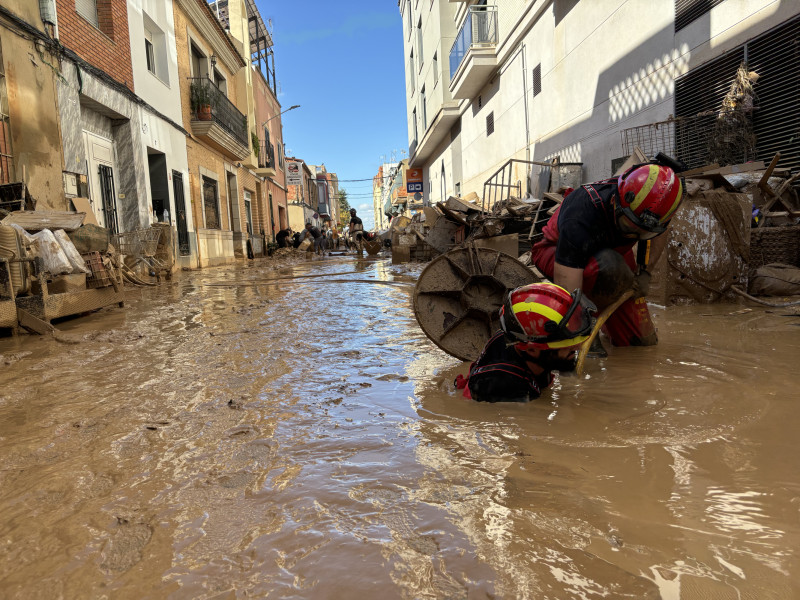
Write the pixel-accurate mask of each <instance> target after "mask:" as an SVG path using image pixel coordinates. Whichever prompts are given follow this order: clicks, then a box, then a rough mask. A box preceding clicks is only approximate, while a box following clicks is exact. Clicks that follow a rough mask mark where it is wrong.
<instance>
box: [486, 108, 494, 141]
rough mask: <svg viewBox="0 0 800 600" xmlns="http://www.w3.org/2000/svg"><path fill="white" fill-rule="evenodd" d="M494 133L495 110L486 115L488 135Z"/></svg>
mask: <svg viewBox="0 0 800 600" xmlns="http://www.w3.org/2000/svg"><path fill="white" fill-rule="evenodd" d="M493 133H494V111H492V112H490V113H489V114H488V115H487V117H486V136H487V137H488V136H490V135H492V134H493Z"/></svg>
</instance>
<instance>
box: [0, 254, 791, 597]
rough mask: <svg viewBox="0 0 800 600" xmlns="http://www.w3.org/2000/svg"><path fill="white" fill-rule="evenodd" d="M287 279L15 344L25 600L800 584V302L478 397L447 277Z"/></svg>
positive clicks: (621, 592)
mask: <svg viewBox="0 0 800 600" xmlns="http://www.w3.org/2000/svg"><path fill="white" fill-rule="evenodd" d="M268 265H269V262H267V261H262V262H259V261H255V262H253V263H251V264H248V265H244V266H237V267H231V268H215V269H207V270H204V271H202V272H199V271H198V272H190V273H180V274H179V275H177V276H176V279H175V280H174V281H172V282H167V283H164V284H162V285H161V286H160V287H157V288H146V289H142V290H138V289H137V290H132V291H131V292H130V295H129V298H128V300H127V304H126V308H125V309H122V310H121V309H118V308H113V309H105V310H103V311H101V312H99V313H97V314H94V315H92V316H89V317H86V318H80V319H74V320H70V321H65V322H63V323H60V324H58V327H59V329H61V330H62V331H64V332H65V333H66V334H67V335H68V336H69V339H70V340H72V341H75V342H78V343H59V342H56V341H54V340H52V339H44V338H35V337H33V336H20V337H18V338H2V339H0V355H2V359H0V515H1V516H0V555H2V558H0V597H2V598H8V599H16V598H24V599H28V598H37V599H38V598H42V599H44V598H114V599H120V598H122V599H128V598H130V599H138V598H176V599H177V598H226V599H227V598H267V597H269V598H335V599H338V598H353V597H360V598H364V599H367V598H381V599H383V600H389V599H392V598H401V599H417V598H437V599H438V598H470V599H473V598H474V599H477V598H509V599H511V598H531V599H540V598H552V599H563V598H636V599H640V598H664V599H678V598H715V599H719V598H722V599H727V598H731V599H738V598H759V599H765V598H774V599H790V598H797V597H800V583H799V582H798V578H797V573H798V572H800V558H798V549H800V460H798V450H797V432H798V431H800V410H798V397H800V394H798V391H797V365H798V348H800V343H799V342H800V328H798V325H800V317H798V316H788V315H790V314H791V312H792V311H791V310H790V309H767V308H764V307H753V308H752V310H749V311H742V308H743V307H742V306H740V305H714V306H698V307H689V308H672V309H669V310H667V311H665V310H662V309H658V308H656V309H655V310H654V313H655V315H654V318H655V320H656V324H657V325H658V327H659V336H660V340H661V343H660V345H659V346H657V347H652V348H638V349H637V348H633V349H612V350H611V352H610V356H609V357H608V358H607V359H603V360H596V359H595V360H592V361H590V362H589V363H588V365H587V371H588V375H587V376H586V377H585V378H582V379H579V378H578V377H576V376H571V377H562V378H560V379H558V380H557V382H556V383H555V385H554V387H553V388H552V390H551V391H548V392H545V394H544V396H543V397H542V398H541V399H539V400H537V401H534V402H531V403H528V404H524V405H522V404H494V405H491V404H479V403H476V402H472V401H467V400H464V399H463V398H461V397H460V395H457V394H456V392H455V391H454V390H453V385H452V382H453V379H454V378H455V377H456V375H457V374H459V373H464V374H465V373H466V371H467V367H468V365H467V364H465V363H462V362H460V361H458V360H456V359H454V358H452V357H449V356H448V355H446V354H444V353H443V352H442V351H441V350H439V349H438V348H437V347H436V346H435V345H434V344H433V343H432V342H431V341H429V340H428V339H427V338H426V337H425V335H424V334H423V333H422V331H421V330H420V328H419V327H418V325H417V322H416V320H415V318H414V314H413V309H412V295H413V290H414V283H415V281H416V277H417V275H418V274H419V272H420V271H421V270H422V268H423V267H424V265H423V264H411V265H409V264H406V265H392V264H391V261H390V260H388V259H385V258H380V259H366V258H365V259H359V260H356V258H355V257H353V256H332V257H326V258H324V259H315V260H313V261H308V262H302V263H298V264H297V265H294V266H289V267H286V268H281V269H276V270H272V269H270V268H268ZM731 313H734V314H731Z"/></svg>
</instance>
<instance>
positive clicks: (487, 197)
mask: <svg viewBox="0 0 800 600" xmlns="http://www.w3.org/2000/svg"><path fill="white" fill-rule="evenodd" d="M514 163H520V164H524V165H535V164H537V163H536V162H534V161H529V160H520V159H516V158H511V159H509V160H507V161H506V163H505V164H504V165H503V166H502V167H500V168H499V169H497V171H495V172H494V173H493V174H492V176H491V177H489V179H487V180H486V182H485V183H484V184H483V198H482V201H481V208H482V209H483V210H487V207H488V210H491V209H492V207H493V206H494V204H495V202H497V201H499V200H505V199H507V198H508V197H509V196H513V195H515V194H516V195H515V197H516V198H522V180H521V179H517V180H516V181H514V180H513V177H514ZM526 179H527V169H526Z"/></svg>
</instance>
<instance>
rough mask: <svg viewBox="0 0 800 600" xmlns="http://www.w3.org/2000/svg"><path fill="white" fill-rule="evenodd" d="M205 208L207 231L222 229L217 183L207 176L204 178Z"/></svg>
mask: <svg viewBox="0 0 800 600" xmlns="http://www.w3.org/2000/svg"><path fill="white" fill-rule="evenodd" d="M203 208H204V209H205V211H204V212H205V217H206V229H221V228H222V227H221V225H220V221H219V203H218V196H217V182H216V181H214V180H213V179H211V178H210V177H205V176H204V177H203Z"/></svg>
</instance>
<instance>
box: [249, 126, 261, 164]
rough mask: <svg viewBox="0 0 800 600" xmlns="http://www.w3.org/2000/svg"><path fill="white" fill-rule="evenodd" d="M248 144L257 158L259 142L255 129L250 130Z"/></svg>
mask: <svg viewBox="0 0 800 600" xmlns="http://www.w3.org/2000/svg"><path fill="white" fill-rule="evenodd" d="M250 144H251V145H252V146H253V154H255V157H256V158H258V154H259V151H260V150H261V142H260V141H259V139H258V135H257V134H256V132H255V131H251V132H250Z"/></svg>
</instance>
